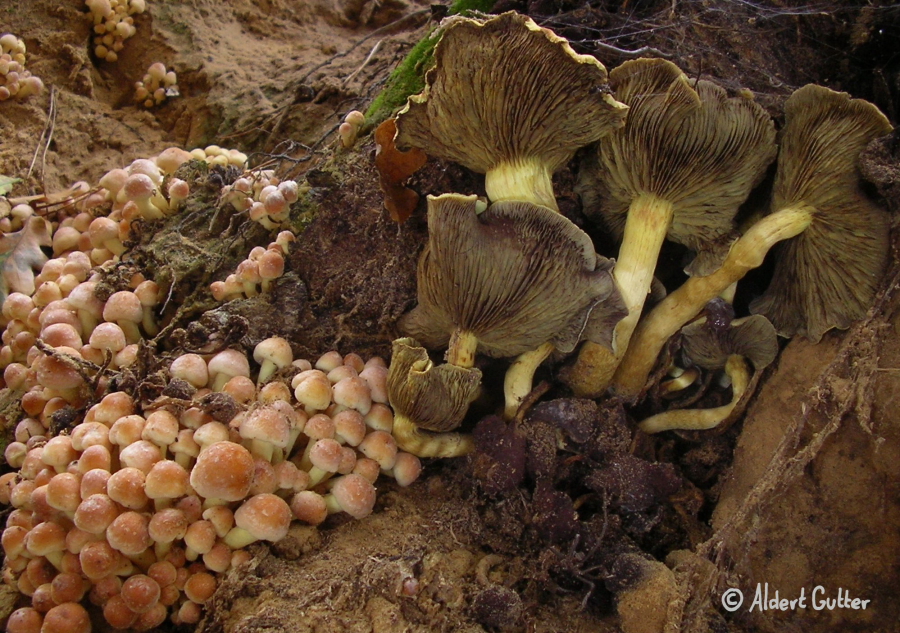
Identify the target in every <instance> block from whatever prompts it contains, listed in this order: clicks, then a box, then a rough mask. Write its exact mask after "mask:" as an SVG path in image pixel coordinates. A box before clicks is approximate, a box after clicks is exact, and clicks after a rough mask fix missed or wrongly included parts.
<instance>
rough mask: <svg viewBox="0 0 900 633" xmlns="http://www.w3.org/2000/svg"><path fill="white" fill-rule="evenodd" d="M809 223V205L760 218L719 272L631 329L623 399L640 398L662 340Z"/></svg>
mask: <svg viewBox="0 0 900 633" xmlns="http://www.w3.org/2000/svg"><path fill="white" fill-rule="evenodd" d="M810 222H812V209H811V208H810V207H807V206H797V207H789V208H787V209H782V210H781V211H778V212H776V213H773V214H771V215H768V216H766V217H764V218H763V219H762V220H760V221H759V222H757V223H756V224H754V225H753V226H751V227H750V228H749V229H748V230H747V232H746V233H745V234H744V235H743V236H741V238H740V239H739V240H738V241H736V242H735V243H734V244H733V245H732V247H731V250H730V251H729V252H728V256H727V257H726V258H725V261H724V262H723V263H722V266H721V267H720V268H719V269H718V270H717V271H715V272H714V273H712V274H711V275H707V276H705V277H691V278H690V279H688V280H687V281H686V282H684V284H683V285H682V286H681V287H680V288H678V289H677V290H675V291H674V292H672V293H671V294H670V295H669V296H667V297H666V298H665V299H663V300H662V301H661V302H660V303H659V304H658V305H657V306H656V307H655V308H653V311H652V312H651V313H650V314H648V315H647V317H646V318H645V319H644V320H643V321H642V322H641V324H640V325H639V326H638V328H637V330H636V331H635V333H634V337H633V338H632V345H631V346H630V347H629V348H628V352H627V353H626V354H625V358H624V359H623V361H622V363H621V365H620V366H619V369H618V371H617V372H616V374H615V378H614V381H613V389H614V391H615V392H616V393H617V394H619V395H623V396H626V397H634V396H637V395H638V394H640V392H641V390H643V388H644V385H645V384H646V382H647V377H648V376H649V375H650V372H651V370H652V369H653V365H654V364H655V363H656V359H657V357H658V356H659V352H660V350H662V348H663V346H664V345H665V344H666V341H668V340H669V338H671V337H672V336H673V335H674V334H675V333H676V332H678V330H680V329H681V328H682V326H684V324H685V323H687V322H688V321H690V320H691V319H692V318H694V317H695V316H697V315H698V314H700V311H701V310H703V308H704V307H705V306H706V304H707V303H708V302H710V301H712V300H713V299H715V298H716V297H717V296H718V295H719V294H720V293H722V292H723V291H724V290H725V289H727V288H728V287H729V286H731V285H732V284H733V283H735V282H736V281H738V280H740V279H742V278H743V277H744V275H746V274H747V273H748V272H749V271H751V270H753V269H754V268H757V267H758V266H760V265H761V264H762V263H763V260H764V259H765V257H766V253H768V252H769V249H770V248H772V246H774V245H775V244H777V243H778V242H780V241H782V240H786V239H789V238H791V237H795V236H796V235H799V234H800V233H802V232H803V231H804V230H806V227H808V226H809V224H810Z"/></svg>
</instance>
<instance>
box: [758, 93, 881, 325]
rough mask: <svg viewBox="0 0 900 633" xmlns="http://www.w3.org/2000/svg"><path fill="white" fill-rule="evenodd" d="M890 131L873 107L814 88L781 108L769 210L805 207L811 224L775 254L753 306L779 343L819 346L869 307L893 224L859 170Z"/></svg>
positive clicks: (798, 94)
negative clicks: (797, 340) (793, 339)
mask: <svg viewBox="0 0 900 633" xmlns="http://www.w3.org/2000/svg"><path fill="white" fill-rule="evenodd" d="M890 131H891V124H890V122H889V121H888V120H887V118H886V117H885V116H884V115H883V114H882V113H881V112H880V111H879V110H878V108H876V107H875V106H873V105H872V104H871V103H868V102H866V101H863V100H861V99H851V98H850V96H849V95H848V94H846V93H843V92H834V91H833V90H829V89H828V88H823V87H821V86H815V85H808V86H804V87H803V88H800V89H799V90H797V91H796V92H794V94H792V95H791V97H790V98H789V99H788V100H787V102H786V103H785V126H784V129H783V131H782V134H781V143H780V146H781V148H780V154H779V157H778V171H777V173H776V176H775V185H774V190H773V200H772V210H773V212H778V211H779V210H782V209H788V208H796V207H804V208H806V209H808V210H809V212H810V213H811V215H812V218H813V219H812V223H811V224H810V226H809V227H808V228H807V229H806V230H805V231H803V233H801V234H800V235H798V236H797V237H795V238H793V239H790V240H787V241H785V242H783V243H782V244H780V245H779V246H778V247H776V249H775V250H776V253H777V254H776V257H777V259H776V264H775V272H774V274H773V277H772V282H771V283H770V285H769V287H768V289H767V290H766V291H765V293H763V295H762V296H760V297H759V298H757V299H756V300H755V301H754V302H753V303H751V306H750V309H751V311H752V312H754V313H757V314H764V315H765V316H767V317H768V318H769V319H770V320H771V321H772V323H773V324H774V325H775V327H776V328H778V333H779V334H781V335H782V336H794V335H797V334H799V335H802V336H805V337H807V338H808V339H810V340H811V341H813V342H818V341H819V340H820V339H821V338H822V335H823V334H824V333H825V332H827V331H828V330H830V329H832V328H838V329H846V328H847V327H849V326H850V323H851V322H852V321H854V320H855V319H859V318H862V317H863V316H864V315H865V312H866V310H867V309H868V307H869V305H871V303H872V299H873V298H874V296H875V292H876V290H877V287H878V283H879V282H880V280H881V277H882V275H883V273H884V270H885V268H886V267H887V262H888V258H889V233H890V231H889V229H890V217H889V216H888V214H887V213H886V212H885V211H884V210H883V209H881V208H880V207H879V206H878V205H877V204H876V203H875V202H874V201H873V200H872V199H871V198H870V197H869V196H868V195H867V194H866V192H865V191H864V190H863V189H862V187H861V186H860V180H859V173H858V168H857V162H858V159H859V154H860V152H861V151H862V150H863V149H864V148H865V146H866V145H867V144H868V143H869V142H870V141H871V140H873V139H875V138H877V137H879V136H883V135H885V134H887V133H889V132H890Z"/></svg>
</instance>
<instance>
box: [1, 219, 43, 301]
mask: <svg viewBox="0 0 900 633" xmlns="http://www.w3.org/2000/svg"><path fill="white" fill-rule="evenodd" d="M51 244H52V239H51V237H50V225H49V223H48V222H47V221H46V220H45V219H44V218H40V217H37V216H32V217H30V218H28V221H27V222H26V223H25V226H24V227H22V229H20V230H18V231H16V232H15V233H7V234H5V235H3V236H2V237H0V301H2V300H4V299H6V295H8V294H9V293H10V292H21V293H23V294H26V295H28V296H31V295H33V294H34V273H35V272H36V271H37V272H40V270H41V267H42V266H43V265H44V264H45V263H46V262H47V256H46V255H45V254H44V251H42V250H41V246H50V245H51Z"/></svg>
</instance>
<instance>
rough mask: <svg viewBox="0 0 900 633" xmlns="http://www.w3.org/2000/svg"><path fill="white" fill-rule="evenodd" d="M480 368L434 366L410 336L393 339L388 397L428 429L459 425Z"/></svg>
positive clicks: (473, 394) (396, 408) (475, 392)
mask: <svg viewBox="0 0 900 633" xmlns="http://www.w3.org/2000/svg"><path fill="white" fill-rule="evenodd" d="M480 385H481V371H480V370H478V369H474V368H472V369H465V368H462V367H457V366H455V365H449V364H444V365H438V366H435V365H434V364H433V363H432V362H431V359H429V358H428V352H426V351H425V348H423V347H419V344H418V343H417V342H416V341H415V340H413V339H410V338H401V339H397V340H396V341H394V343H393V349H392V353H391V366H390V369H389V370H388V377H387V386H388V398H389V400H390V403H391V407H393V409H394V411H395V414H396V415H398V416H403V417H405V418H407V419H409V420H412V421H414V422H415V423H416V425H417V426H418V427H421V428H423V429H427V430H429V431H440V432H443V431H450V430H453V429H455V428H456V427H458V426H459V424H460V423H461V422H462V420H463V418H464V417H465V415H466V411H468V409H469V405H470V404H471V403H472V401H473V400H474V399H475V398H476V397H477V396H478V390H479V387H480Z"/></svg>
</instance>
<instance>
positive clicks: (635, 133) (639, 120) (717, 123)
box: [576, 59, 776, 250]
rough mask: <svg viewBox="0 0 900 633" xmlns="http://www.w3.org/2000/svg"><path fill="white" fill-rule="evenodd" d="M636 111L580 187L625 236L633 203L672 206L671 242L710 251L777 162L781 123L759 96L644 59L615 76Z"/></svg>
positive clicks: (602, 146) (583, 174) (588, 166)
mask: <svg viewBox="0 0 900 633" xmlns="http://www.w3.org/2000/svg"><path fill="white" fill-rule="evenodd" d="M610 85H611V86H612V87H613V90H614V91H615V95H616V98H617V99H619V100H620V101H623V102H624V103H626V104H628V106H629V108H630V110H629V113H628V119H627V120H626V122H625V127H624V128H622V129H620V130H617V131H615V132H613V133H612V134H610V135H609V136H607V137H605V138H604V139H602V140H601V141H600V143H599V149H598V152H597V153H596V154H592V155H591V156H590V157H589V158H588V159H587V160H586V161H585V162H584V164H583V166H582V169H581V171H580V173H579V184H578V186H577V188H576V189H577V191H578V193H579V194H580V195H581V197H582V199H583V201H584V206H585V209H586V211H588V212H589V213H591V212H593V213H600V214H602V218H603V220H604V222H605V224H606V225H607V226H608V227H609V228H610V230H612V231H613V233H615V234H616V235H617V236H619V237H621V235H622V232H623V230H624V227H625V219H626V216H627V213H628V209H629V206H630V205H631V203H632V201H633V200H634V199H636V198H638V197H639V196H641V195H654V196H656V197H658V198H661V199H663V200H666V201H668V202H670V203H672V204H673V205H674V207H675V214H674V218H673V220H672V224H671V226H670V227H669V232H668V237H669V239H671V240H673V241H675V242H678V243H680V244H684V245H685V246H687V247H689V248H691V249H693V250H700V249H701V248H702V247H703V246H704V245H705V244H706V243H708V242H711V241H714V240H717V239H720V238H722V237H723V236H725V235H726V234H727V233H729V231H731V230H732V228H733V225H732V220H733V218H734V215H735V213H736V212H737V210H738V207H739V206H740V205H741V204H742V203H743V202H744V200H745V199H746V198H747V196H748V194H749V193H750V190H751V189H752V188H753V187H754V186H755V185H756V184H758V183H759V181H760V180H761V179H762V177H763V176H764V174H765V170H766V167H767V166H768V165H769V164H770V163H771V162H772V160H773V159H774V158H775V152H776V149H775V128H774V124H773V122H772V120H771V119H770V118H769V116H768V115H767V114H766V112H765V110H763V108H762V107H760V106H759V105H758V104H757V103H756V102H754V101H753V100H752V99H749V98H745V97H741V96H738V97H728V95H727V93H726V92H725V90H724V89H722V88H720V87H719V86H717V85H716V84H714V83H712V82H709V81H696V82H695V81H690V80H688V78H687V77H686V76H685V75H684V73H682V72H681V70H679V69H678V67H677V66H675V65H674V64H672V63H671V62H668V61H665V60H661V59H637V60H633V61H629V62H625V63H624V64H622V65H621V66H619V67H618V68H616V69H614V70H613V71H611V72H610Z"/></svg>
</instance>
